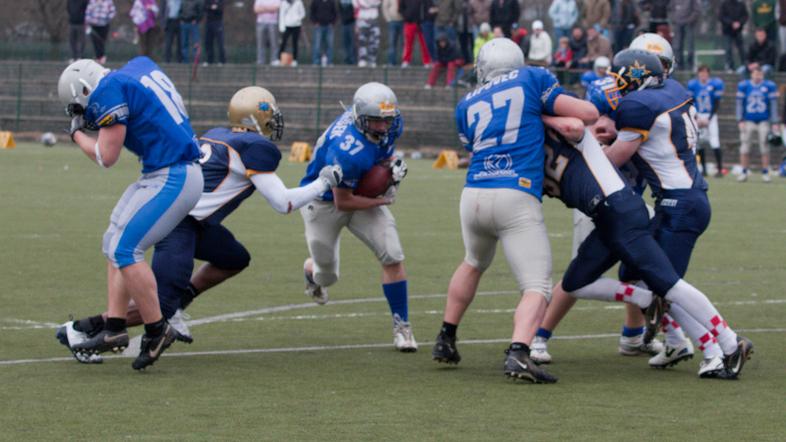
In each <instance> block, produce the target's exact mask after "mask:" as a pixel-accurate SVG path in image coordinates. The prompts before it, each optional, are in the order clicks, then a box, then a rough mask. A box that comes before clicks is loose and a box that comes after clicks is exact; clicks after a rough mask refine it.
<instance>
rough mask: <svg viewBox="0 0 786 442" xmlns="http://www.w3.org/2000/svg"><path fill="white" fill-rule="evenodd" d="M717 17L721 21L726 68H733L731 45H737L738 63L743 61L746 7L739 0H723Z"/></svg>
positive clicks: (746, 18) (746, 19)
mask: <svg viewBox="0 0 786 442" xmlns="http://www.w3.org/2000/svg"><path fill="white" fill-rule="evenodd" d="M718 18H719V19H720V22H721V32H722V33H723V43H724V46H725V49H726V70H727V71H731V70H733V69H734V54H733V53H732V45H734V46H736V47H737V53H738V54H739V56H740V64H743V63H744V62H745V49H744V48H743V45H742V28H743V26H745V22H746V21H748V8H746V7H745V3H743V2H742V1H741V0H723V3H721V6H720V12H719V13H718Z"/></svg>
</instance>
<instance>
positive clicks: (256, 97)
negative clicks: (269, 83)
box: [227, 86, 284, 141]
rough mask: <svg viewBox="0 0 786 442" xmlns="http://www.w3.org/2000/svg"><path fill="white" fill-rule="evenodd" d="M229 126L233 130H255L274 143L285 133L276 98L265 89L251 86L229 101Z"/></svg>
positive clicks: (236, 93) (238, 92) (237, 93)
mask: <svg viewBox="0 0 786 442" xmlns="http://www.w3.org/2000/svg"><path fill="white" fill-rule="evenodd" d="M227 116H228V117H229V125H230V126H232V129H233V130H253V131H257V132H259V133H260V134H262V135H264V136H266V137H268V138H270V139H271V140H273V141H278V140H280V139H281V135H282V134H283V133H284V116H283V115H281V111H280V110H278V106H277V105H276V98H275V97H274V96H273V94H271V93H270V91H268V90H267V89H265V88H262V87H259V86H249V87H244V88H243V89H240V90H239V91H237V92H235V95H233V96H232V99H231V100H229V110H228V111H227Z"/></svg>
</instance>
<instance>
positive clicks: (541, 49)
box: [527, 20, 552, 66]
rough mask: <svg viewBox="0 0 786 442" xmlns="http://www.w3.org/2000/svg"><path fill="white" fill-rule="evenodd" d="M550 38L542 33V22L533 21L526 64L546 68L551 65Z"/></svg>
mask: <svg viewBox="0 0 786 442" xmlns="http://www.w3.org/2000/svg"><path fill="white" fill-rule="evenodd" d="M551 49H552V46H551V37H549V34H548V33H547V32H544V31H543V22H542V21H540V20H535V21H534V22H532V37H530V40H529V53H528V54H527V63H529V64H532V65H536V66H548V65H550V64H551V52H552V51H551Z"/></svg>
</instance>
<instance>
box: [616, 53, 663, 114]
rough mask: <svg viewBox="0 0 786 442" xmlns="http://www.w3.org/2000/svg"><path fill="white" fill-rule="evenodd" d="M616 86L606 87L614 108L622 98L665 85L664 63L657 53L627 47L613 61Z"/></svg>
mask: <svg viewBox="0 0 786 442" xmlns="http://www.w3.org/2000/svg"><path fill="white" fill-rule="evenodd" d="M609 75H611V76H612V77H614V81H615V82H616V86H615V87H610V88H608V89H606V91H605V92H606V99H607V100H608V101H609V104H610V105H611V108H612V109H616V108H617V106H618V105H619V100H620V98H622V97H624V96H625V95H627V94H629V93H631V92H634V91H638V90H641V89H645V88H654V87H661V86H663V81H664V78H665V77H664V75H663V64H662V63H661V61H660V59H659V58H658V56H657V55H655V54H653V53H652V52H648V51H643V50H641V49H626V50H624V51H621V52H619V53H617V55H615V56H614V60H613V61H612V62H611V72H609Z"/></svg>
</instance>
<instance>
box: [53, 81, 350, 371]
mask: <svg viewBox="0 0 786 442" xmlns="http://www.w3.org/2000/svg"><path fill="white" fill-rule="evenodd" d="M227 115H228V117H229V127H217V128H214V129H211V130H209V131H207V133H205V134H204V135H203V136H202V137H201V138H200V139H199V142H200V148H201V151H202V157H201V158H200V160H199V162H200V163H201V164H202V171H203V174H204V189H203V191H202V196H201V198H200V199H199V202H198V203H197V204H196V207H194V208H193V209H192V210H191V212H189V214H188V216H186V217H185V219H184V220H183V221H182V222H180V224H178V225H177V227H175V229H174V230H173V231H172V232H171V233H169V235H167V236H166V237H165V238H164V239H162V240H161V241H159V242H158V243H157V244H156V245H155V253H154V254H153V265H152V268H153V273H154V274H155V277H156V282H157V284H158V296H159V301H160V305H161V311H162V312H163V315H164V317H165V318H167V319H169V320H170V321H171V323H172V325H173V326H174V327H175V328H176V329H177V330H178V331H179V332H180V335H181V336H179V339H181V340H184V341H186V342H190V341H191V334H190V332H189V331H188V327H187V326H186V324H185V323H184V322H183V318H182V310H184V309H185V308H186V307H187V306H188V305H189V304H190V303H191V302H192V301H193V300H194V298H196V297H197V296H198V295H200V294H201V293H203V292H204V291H206V290H208V289H210V288H211V287H214V286H216V285H218V284H220V283H222V282H224V281H225V280H227V279H229V278H231V277H232V276H235V275H237V274H238V273H240V272H241V271H242V270H243V269H245V268H246V267H247V266H248V264H249V261H250V259H251V256H250V254H249V253H248V251H247V250H246V248H245V247H244V246H243V244H241V243H240V242H239V241H238V240H237V239H235V237H234V235H233V234H232V232H230V231H229V229H227V228H226V227H224V226H223V225H222V222H223V221H224V219H225V218H226V217H227V216H229V215H230V214H231V213H232V212H234V211H235V209H237V208H238V207H239V206H240V204H241V203H242V202H243V201H244V200H246V199H247V198H248V197H250V196H251V195H252V194H254V192H255V191H257V192H259V193H261V194H262V196H263V197H264V198H265V200H266V201H267V202H268V203H269V204H270V206H271V207H273V209H274V210H275V211H276V212H278V213H281V214H288V213H290V212H292V211H293V210H297V209H299V208H300V207H302V206H303V205H305V204H307V203H308V202H310V201H311V200H313V199H314V198H315V197H316V196H317V195H320V194H322V193H323V192H325V191H327V190H329V189H330V188H331V187H334V186H336V185H337V184H338V182H340V181H341V178H342V173H341V167H340V166H333V165H328V166H325V167H323V168H322V169H321V170H320V171H319V173H318V176H317V178H316V179H315V180H314V181H312V182H311V183H309V184H307V185H305V186H303V187H297V188H292V189H287V188H286V187H285V185H284V183H283V182H282V181H281V179H280V178H279V177H278V175H276V169H277V168H278V164H279V161H280V160H281V152H280V151H279V149H278V147H277V146H276V145H275V144H274V141H278V140H279V139H280V138H281V135H282V133H283V129H284V119H283V115H282V113H281V111H280V110H279V108H278V105H277V104H276V99H275V97H274V96H273V94H271V93H270V92H269V91H268V90H267V89H264V88H261V87H258V86H250V87H245V88H242V89H240V90H238V91H237V92H236V93H235V94H234V95H233V96H232V99H231V100H230V102H229V109H228V112H227ZM194 259H198V260H201V261H204V264H202V266H201V267H199V269H198V270H197V271H196V273H194V274H193V275H192V270H193V267H194ZM130 313H131V314H130V315H129V320H128V325H138V324H139V323H140V322H139V320H140V318H139V317H138V310H137V309H136V308H135V306H131V308H130ZM134 313H136V314H134ZM106 326H107V320H106V314H103V315H96V316H92V317H88V318H84V319H81V320H77V321H73V322H68V323H66V324H64V325H63V326H62V327H61V328H60V329H59V330H58V333H57V335H58V339H60V340H61V342H62V343H63V344H65V345H67V346H69V348H73V347H76V346H77V344H78V343H79V342H80V341H82V340H85V339H89V338H90V337H92V336H95V335H96V334H98V333H99V332H101V331H102V330H104V329H105V328H106ZM74 355H75V356H76V358H77V360H79V361H80V362H99V361H97V360H96V359H95V358H90V357H86V355H84V354H80V353H78V352H76V353H75V354H74Z"/></svg>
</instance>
